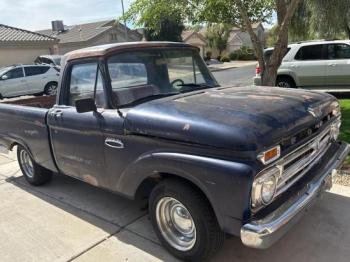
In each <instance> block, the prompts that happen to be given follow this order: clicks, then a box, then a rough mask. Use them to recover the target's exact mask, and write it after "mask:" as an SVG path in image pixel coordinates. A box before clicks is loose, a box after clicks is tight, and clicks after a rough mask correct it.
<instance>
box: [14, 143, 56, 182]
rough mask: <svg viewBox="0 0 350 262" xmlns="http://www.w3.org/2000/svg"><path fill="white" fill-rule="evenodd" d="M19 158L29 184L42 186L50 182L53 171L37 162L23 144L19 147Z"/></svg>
mask: <svg viewBox="0 0 350 262" xmlns="http://www.w3.org/2000/svg"><path fill="white" fill-rule="evenodd" d="M17 160H18V164H19V167H20V168H21V171H22V173H23V176H24V178H25V179H26V180H27V181H28V183H29V184H31V185H34V186H40V185H43V184H46V183H48V182H50V180H51V178H52V172H51V171H50V170H47V169H46V168H43V167H41V166H39V165H38V164H36V163H35V162H34V160H33V158H32V157H31V155H30V154H29V152H28V151H27V150H26V149H25V148H24V147H22V146H18V148H17Z"/></svg>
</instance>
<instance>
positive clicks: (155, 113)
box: [125, 87, 336, 151]
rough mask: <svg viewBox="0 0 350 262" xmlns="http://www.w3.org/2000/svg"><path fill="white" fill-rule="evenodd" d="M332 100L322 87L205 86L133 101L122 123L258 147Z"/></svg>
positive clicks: (240, 147)
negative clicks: (188, 91)
mask: <svg viewBox="0 0 350 262" xmlns="http://www.w3.org/2000/svg"><path fill="white" fill-rule="evenodd" d="M334 101H336V99H335V98H334V97H333V96H331V95H329V94H325V93H318V92H311V91H304V90H296V89H293V90H292V89H289V90H288V89H282V88H276V87H228V88H215V89H207V90H204V91H197V92H191V93H187V94H182V95H177V96H172V97H167V98H163V99H158V100H153V101H150V102H147V103H144V104H141V105H139V106H136V107H134V108H133V109H131V110H129V112H128V113H127V115H126V121H125V128H126V131H127V132H129V133H133V134H140V135H147V136H153V137H159V138H165V139H171V140H177V141H182V142H188V143H195V144H200V145H207V146H213V147H218V148H226V149H231V150H235V151H259V150H262V149H264V148H267V147H271V146H273V145H276V144H278V143H280V142H281V140H282V139H283V138H286V137H290V136H292V135H294V134H296V133H297V132H299V131H301V130H303V129H305V128H308V127H310V126H312V125H314V124H316V123H317V122H319V121H320V120H321V118H322V117H323V116H325V115H327V114H329V113H330V112H331V110H332V108H331V107H332V106H333V107H334V103H333V102H334ZM332 103H333V105H332ZM310 108H313V109H316V111H317V112H318V117H315V116H313V115H312V114H311V113H310V112H309V110H310Z"/></svg>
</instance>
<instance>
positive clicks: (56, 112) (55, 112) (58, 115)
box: [52, 110, 63, 120]
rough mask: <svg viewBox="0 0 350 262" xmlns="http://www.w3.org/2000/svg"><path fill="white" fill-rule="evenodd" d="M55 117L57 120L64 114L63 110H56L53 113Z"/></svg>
mask: <svg viewBox="0 0 350 262" xmlns="http://www.w3.org/2000/svg"><path fill="white" fill-rule="evenodd" d="M52 115H53V117H54V118H55V119H56V120H57V119H58V118H61V117H62V115H63V111H61V110H56V111H54V112H53V113H52Z"/></svg>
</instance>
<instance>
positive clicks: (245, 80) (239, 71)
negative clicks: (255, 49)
mask: <svg viewBox="0 0 350 262" xmlns="http://www.w3.org/2000/svg"><path fill="white" fill-rule="evenodd" d="M213 75H214V76H215V78H216V80H218V82H219V84H220V85H222V86H227V85H235V86H246V85H252V84H253V77H254V75H255V65H250V66H245V67H240V68H233V69H227V70H222V71H216V72H213Z"/></svg>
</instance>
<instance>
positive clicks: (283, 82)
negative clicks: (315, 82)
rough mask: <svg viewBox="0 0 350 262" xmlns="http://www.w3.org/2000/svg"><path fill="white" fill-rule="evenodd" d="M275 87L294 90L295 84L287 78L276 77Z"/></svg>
mask: <svg viewBox="0 0 350 262" xmlns="http://www.w3.org/2000/svg"><path fill="white" fill-rule="evenodd" d="M276 86H278V87H282V88H295V87H296V86H295V83H294V81H293V80H292V79H290V78H289V77H278V78H277V81H276Z"/></svg>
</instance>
